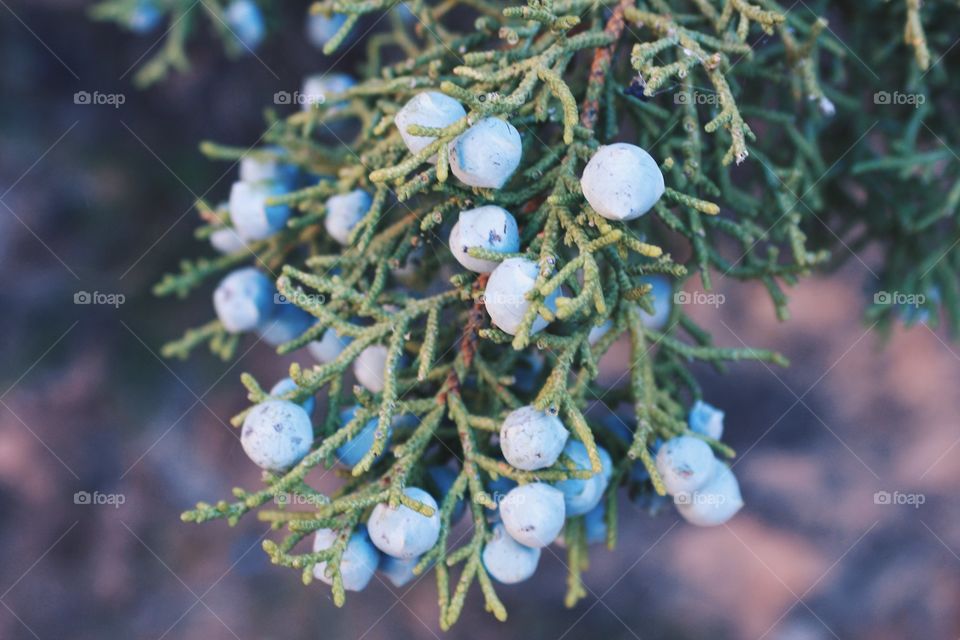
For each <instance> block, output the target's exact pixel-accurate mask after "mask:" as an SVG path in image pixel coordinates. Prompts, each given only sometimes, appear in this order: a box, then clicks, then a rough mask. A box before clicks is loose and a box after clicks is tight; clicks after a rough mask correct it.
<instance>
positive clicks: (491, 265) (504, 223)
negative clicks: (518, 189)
mask: <svg viewBox="0 0 960 640" xmlns="http://www.w3.org/2000/svg"><path fill="white" fill-rule="evenodd" d="M474 248H476V249H487V250H488V251H496V252H497V253H516V252H517V251H519V250H520V232H519V231H518V230H517V221H516V219H515V218H514V217H513V214H511V213H510V212H509V211H507V210H506V209H504V208H503V207H498V206H496V205H493V204H488V205H486V206H483V207H477V208H476V209H468V210H466V211H461V212H460V217H459V218H458V219H457V223H456V224H455V225H453V229H451V230H450V252H451V253H452V254H453V257H454V258H456V260H457V262H459V263H460V264H461V265H463V266H464V267H466V268H467V269H469V270H470V271H475V272H477V273H489V272H490V271H493V270H494V269H496V268H497V265H499V264H500V263H499V262H497V261H494V260H483V259H482V258H475V257H473V256H471V255H470V254H469V253H468V250H469V249H474Z"/></svg>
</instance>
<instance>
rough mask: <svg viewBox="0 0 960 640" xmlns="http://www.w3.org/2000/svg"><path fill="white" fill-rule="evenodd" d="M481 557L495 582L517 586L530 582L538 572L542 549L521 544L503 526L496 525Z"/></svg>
mask: <svg viewBox="0 0 960 640" xmlns="http://www.w3.org/2000/svg"><path fill="white" fill-rule="evenodd" d="M481 557H482V559H483V566H484V567H485V568H486V570H487V573H489V574H490V575H491V576H492V577H493V579H494V580H496V581H497V582H501V583H503V584H516V583H518V582H523V581H524V580H528V579H529V578H531V577H532V576H533V574H534V572H536V570H537V564H538V563H539V562H540V549H539V548H531V547H526V546H524V545H522V544H520V543H519V542H517V541H516V540H514V539H513V538H512V537H510V535H509V534H508V533H507V530H506V529H505V528H504V526H503V525H502V524H496V525H494V527H493V534H492V537H491V538H490V540H489V541H488V542H487V544H486V545H484V547H483V553H482V555H481Z"/></svg>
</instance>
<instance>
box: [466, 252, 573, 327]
mask: <svg viewBox="0 0 960 640" xmlns="http://www.w3.org/2000/svg"><path fill="white" fill-rule="evenodd" d="M539 273H540V266H539V265H538V264H537V263H536V262H534V261H532V260H527V259H526V258H507V259H506V260H504V261H503V262H501V263H500V264H499V265H498V266H497V268H496V269H494V270H493V272H492V273H491V274H490V279H489V280H487V287H486V289H485V290H484V292H483V300H484V305H485V306H486V309H487V313H488V314H490V320H492V321H493V324H495V325H496V326H497V327H498V328H500V329H501V330H502V331H505V332H506V333H509V334H510V335H516V333H517V330H518V329H519V328H520V322H521V320H523V316H524V315H525V314H526V312H527V309H529V308H530V301H529V300H527V298H526V295H527V293H529V292H530V291H531V290H532V289H533V285H534V284H535V283H536V281H537V274H539ZM557 295H558V291H557V290H556V289H555V290H554V291H552V292H551V293H550V295H549V296H547V298H546V301H545V303H546V306H547V308H548V309H550V310H551V311H553V310H555V309H556V300H557ZM547 324H549V323H548V322H547V320H546V318H544V317H543V316H540V315H538V316H537V318H536V319H535V320H534V321H533V326H532V327H531V328H530V334H531V335H532V334H534V333H537V332H538V331H540V330H542V329H543V328H544V327H546V326H547Z"/></svg>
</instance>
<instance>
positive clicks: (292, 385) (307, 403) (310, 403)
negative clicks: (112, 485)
mask: <svg viewBox="0 0 960 640" xmlns="http://www.w3.org/2000/svg"><path fill="white" fill-rule="evenodd" d="M296 390H297V383H296V382H294V381H293V378H282V379H280V380H278V381H277V384H275V385H273V386H272V387H270V395H271V396H273V397H274V398H278V397H280V396H282V395H285V394H288V393H290V392H291V391H296ZM300 406H301V407H303V410H304V411H306V412H307V415H310V414H311V413H313V410H314V408H315V407H316V406H317V399H316V398H314V397H313V396H310V397H309V398H307V399H306V400H304V401H303V402H301V403H300Z"/></svg>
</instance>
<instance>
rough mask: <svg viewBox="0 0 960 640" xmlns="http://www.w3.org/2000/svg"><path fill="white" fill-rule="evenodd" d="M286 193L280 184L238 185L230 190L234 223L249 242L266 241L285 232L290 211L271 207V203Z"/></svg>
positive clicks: (283, 206)
mask: <svg viewBox="0 0 960 640" xmlns="http://www.w3.org/2000/svg"><path fill="white" fill-rule="evenodd" d="M284 193H286V189H285V188H284V186H283V185H282V184H279V183H277V182H244V181H239V182H234V183H233V186H232V187H231V188H230V220H231V221H232V222H233V226H234V228H235V229H236V230H237V233H238V234H239V235H240V237H241V238H243V239H244V240H246V241H247V242H251V241H253V240H263V239H265V238H269V237H270V236H272V235H274V234H275V233H277V232H278V231H280V230H282V229H284V228H285V227H286V224H287V220H288V219H289V218H290V207H288V206H286V205H267V199H268V198H270V197H272V196H277V195H282V194H284Z"/></svg>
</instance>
